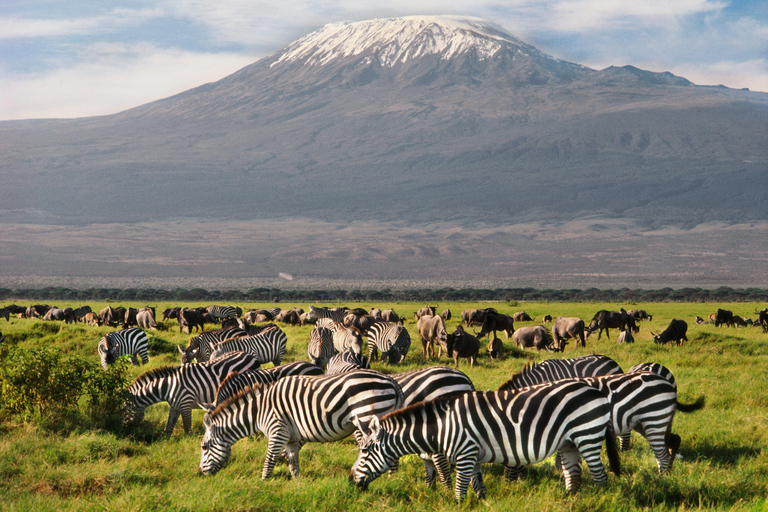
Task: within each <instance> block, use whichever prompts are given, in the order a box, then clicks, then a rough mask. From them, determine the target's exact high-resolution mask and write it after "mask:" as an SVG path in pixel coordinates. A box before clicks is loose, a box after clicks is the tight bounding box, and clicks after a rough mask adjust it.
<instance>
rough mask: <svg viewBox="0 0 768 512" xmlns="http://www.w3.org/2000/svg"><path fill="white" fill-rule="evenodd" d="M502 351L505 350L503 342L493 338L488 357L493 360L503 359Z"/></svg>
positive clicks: (490, 342) (489, 344)
mask: <svg viewBox="0 0 768 512" xmlns="http://www.w3.org/2000/svg"><path fill="white" fill-rule="evenodd" d="M502 350H504V344H503V343H502V342H501V340H500V339H499V338H496V337H493V338H491V341H489V342H488V357H490V358H491V359H496V358H497V357H501V352H502Z"/></svg>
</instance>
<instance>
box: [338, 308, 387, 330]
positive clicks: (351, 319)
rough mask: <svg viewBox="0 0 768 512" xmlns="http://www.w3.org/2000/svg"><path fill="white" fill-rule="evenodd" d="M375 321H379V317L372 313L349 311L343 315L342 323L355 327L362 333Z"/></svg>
mask: <svg viewBox="0 0 768 512" xmlns="http://www.w3.org/2000/svg"><path fill="white" fill-rule="evenodd" d="M377 321H379V319H378V318H376V317H375V316H373V315H353V314H351V313H350V314H348V315H347V316H345V317H344V325H346V326H347V327H356V328H357V329H358V330H359V331H360V332H362V333H366V332H368V329H370V328H371V326H372V325H373V324H375V323H376V322H377Z"/></svg>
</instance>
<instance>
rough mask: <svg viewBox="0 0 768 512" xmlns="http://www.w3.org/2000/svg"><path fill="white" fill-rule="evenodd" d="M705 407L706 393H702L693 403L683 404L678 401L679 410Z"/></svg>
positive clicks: (695, 409)
mask: <svg viewBox="0 0 768 512" xmlns="http://www.w3.org/2000/svg"><path fill="white" fill-rule="evenodd" d="M703 408H704V395H701V396H700V397H699V398H698V399H697V400H696V401H695V402H693V403H692V404H681V403H680V402H677V410H678V411H680V412H693V411H698V410H699V409H703Z"/></svg>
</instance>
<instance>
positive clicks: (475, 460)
mask: <svg viewBox="0 0 768 512" xmlns="http://www.w3.org/2000/svg"><path fill="white" fill-rule="evenodd" d="M356 425H357V427H358V429H359V430H360V431H361V432H362V441H361V443H360V448H359V451H358V457H357V460H356V461H355V464H354V465H353V466H352V471H351V472H350V475H349V479H350V481H353V482H354V483H356V484H357V485H358V486H359V487H360V488H362V489H367V487H368V485H369V484H370V483H371V482H372V481H373V480H374V479H376V478H378V477H379V476H380V475H381V474H382V473H383V472H384V471H385V470H387V469H388V468H389V467H390V466H392V464H393V463H394V462H395V461H396V460H397V459H399V458H400V457H402V456H403V455H406V454H409V453H442V454H444V455H445V457H446V458H447V460H448V462H450V463H451V464H455V465H456V487H455V491H454V494H455V497H456V499H457V500H458V501H463V500H464V498H465V497H466V494H467V487H468V486H469V483H470V481H472V488H473V490H474V491H475V493H476V494H477V497H478V498H479V499H482V498H484V497H485V485H484V483H483V479H482V472H481V468H480V463H487V462H492V463H500V464H504V465H505V466H519V465H524V464H530V463H533V462H538V461H541V460H544V459H545V458H547V457H549V456H550V455H551V454H552V453H554V452H555V451H556V450H560V451H561V452H562V453H563V458H564V473H565V487H566V489H567V490H568V491H569V492H575V491H577V490H578V489H579V488H580V487H581V461H580V457H579V456H580V455H581V456H583V457H584V459H585V460H586V462H587V466H588V467H589V469H590V472H591V473H592V477H593V478H594V480H595V482H597V483H604V482H606V481H607V479H608V475H607V474H606V472H605V468H604V467H603V464H602V461H601V460H600V450H601V448H602V445H603V440H605V441H606V446H607V448H608V458H609V460H610V463H611V469H612V470H613V472H614V473H616V474H617V475H618V474H620V469H619V456H618V450H617V448H616V442H615V438H614V436H613V433H612V430H611V409H610V405H609V403H608V400H607V399H606V398H605V396H604V395H603V394H602V393H601V392H600V391H599V390H597V389H595V388H594V387H592V386H590V385H588V384H586V383H584V382H581V381H578V380H564V381H559V382H553V383H547V384H541V385H539V386H534V387H531V388H526V389H522V390H517V391H514V392H509V391H506V392H494V391H485V392H479V391H473V392H468V393H462V394H459V395H454V396H453V397H448V398H442V399H438V400H432V401H427V402H419V403H417V404H414V405H412V406H410V407H406V408H404V409H402V410H398V411H395V412H393V413H390V414H387V415H385V416H384V417H382V418H381V420H379V418H377V417H374V418H372V419H371V420H370V422H368V423H366V422H365V421H363V420H358V421H356Z"/></svg>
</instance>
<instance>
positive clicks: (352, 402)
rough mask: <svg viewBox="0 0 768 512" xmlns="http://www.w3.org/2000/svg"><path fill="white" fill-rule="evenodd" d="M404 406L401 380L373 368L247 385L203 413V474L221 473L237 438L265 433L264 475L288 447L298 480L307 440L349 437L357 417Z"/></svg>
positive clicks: (286, 378)
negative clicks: (302, 447) (301, 452)
mask: <svg viewBox="0 0 768 512" xmlns="http://www.w3.org/2000/svg"><path fill="white" fill-rule="evenodd" d="M402 404H403V392H402V390H401V389H400V386H399V385H398V384H397V382H395V380H394V379H392V378H391V377H388V376H386V375H383V374H381V373H378V372H374V371H371V370H356V371H353V372H347V373H342V374H338V375H321V376H318V377H309V376H306V375H298V376H297V375H291V376H288V377H283V378H282V379H280V380H278V381H277V382H275V383H274V384H268V385H261V386H259V385H257V386H253V387H246V388H245V389H243V390H242V391H241V392H239V393H237V394H236V395H235V396H232V397H230V398H229V399H227V400H226V401H224V402H223V403H221V404H219V405H218V406H216V408H215V409H213V410H211V411H210V412H209V413H207V414H206V415H205V416H204V418H203V423H204V424H205V435H204V436H203V440H202V442H201V444H200V449H201V454H200V472H201V473H203V474H206V475H209V474H216V473H217V472H219V471H220V470H221V469H222V468H223V467H224V466H225V465H226V464H227V462H228V461H229V457H230V454H231V451H232V445H233V444H234V443H235V442H237V441H238V440H239V439H242V438H243V437H247V436H250V435H253V434H255V433H256V432H262V433H264V435H265V436H266V437H267V438H268V442H269V444H268V448H267V457H266V460H265V462H264V467H263V470H262V474H261V478H262V479H264V480H267V479H269V478H270V477H271V476H272V471H273V470H274V467H275V462H276V461H277V458H278V457H279V456H280V454H281V452H282V451H283V449H284V448H285V452H286V455H287V457H288V466H289V469H290V471H291V475H292V476H293V477H294V478H295V477H297V476H298V475H299V456H298V452H299V449H300V448H301V446H302V445H303V444H304V443H309V442H324V443H327V442H332V441H338V440H340V439H344V438H345V437H347V436H349V435H350V434H352V433H353V432H354V431H355V425H354V423H353V418H362V419H363V420H364V421H368V420H369V419H370V418H372V417H375V416H376V415H381V414H386V413H388V412H391V411H394V410H396V409H399V408H400V407H402ZM358 435H359V434H358Z"/></svg>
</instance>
